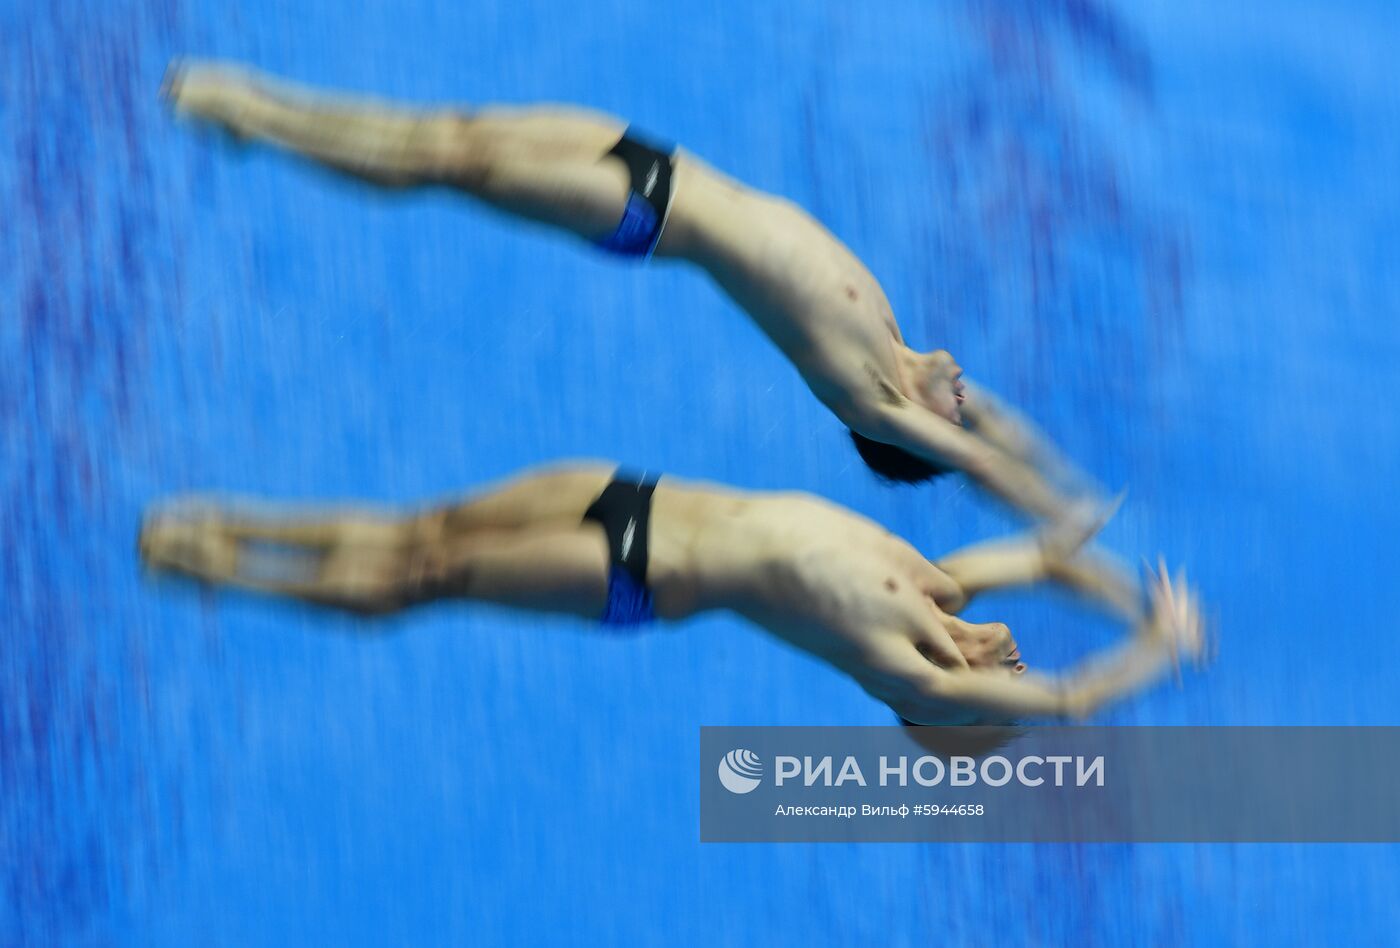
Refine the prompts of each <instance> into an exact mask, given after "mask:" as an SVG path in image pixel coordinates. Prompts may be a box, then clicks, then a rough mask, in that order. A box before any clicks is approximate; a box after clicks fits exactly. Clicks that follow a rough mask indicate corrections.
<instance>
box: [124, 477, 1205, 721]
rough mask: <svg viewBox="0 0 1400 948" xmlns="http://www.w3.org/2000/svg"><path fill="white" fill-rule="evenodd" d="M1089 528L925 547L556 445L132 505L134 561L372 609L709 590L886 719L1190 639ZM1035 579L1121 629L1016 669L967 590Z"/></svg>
mask: <svg viewBox="0 0 1400 948" xmlns="http://www.w3.org/2000/svg"><path fill="white" fill-rule="evenodd" d="M1097 526H1098V524H1096V525H1095V526H1094V528H1091V529H1090V530H1085V531H1081V532H1078V533H1073V534H1070V533H1065V532H1063V531H1061V532H1058V533H1057V532H1056V531H1055V530H1050V531H1043V532H1041V533H1040V534H1039V535H1038V536H1030V537H1027V538H1024V539H1013V540H1009V541H1002V542H994V543H984V544H979V545H975V546H971V547H967V548H965V549H962V550H958V551H956V552H954V553H952V554H950V555H948V556H946V557H944V558H942V559H940V560H938V561H937V563H930V562H929V561H928V560H926V559H925V558H924V557H923V556H922V555H921V554H920V553H919V552H918V551H917V550H916V549H914V548H913V547H912V546H910V545H909V544H908V543H906V542H904V541H903V540H901V539H900V538H898V537H896V536H894V535H893V534H892V533H890V532H889V531H887V530H885V529H884V528H882V527H881V526H879V525H878V524H876V523H873V522H872V521H870V520H867V519H865V518H864V517H861V516H858V515H856V514H854V513H852V512H850V511H848V510H845V509H843V508H841V507H838V506H836V505H834V504H831V503H828V502H826V501H823V500H821V499H818V498H816V497H813V496H810V495H806V494H801V493H757V492H743V491H738V490H732V489H729V488H725V487H721V486H716V485H709V484H698V483H690V482H686V481H681V480H676V479H673V478H671V477H666V478H664V479H660V480H658V479H655V478H649V477H646V476H631V475H626V474H623V473H619V472H617V471H615V470H614V469H613V468H612V467H609V466H603V465H597V464H575V465H570V466H566V467H560V468H555V469H552V470H548V471H543V472H536V473H531V474H527V475H524V476H521V477H518V478H516V479H514V480H511V481H510V482H508V483H506V484H504V485H503V486H501V487H499V488H497V489H494V490H492V491H489V492H487V493H484V494H481V495H478V496H475V497H471V498H468V499H466V500H464V501H462V502H460V503H451V504H446V505H440V506H436V507H432V508H428V509H423V510H420V511H416V512H406V513H402V514H392V513H389V512H364V511H340V512H337V513H314V512H304V511H294V512H284V513H282V514H281V515H276V516H274V515H269V514H267V513H263V514H260V515H255V514H252V513H249V512H248V511H246V510H243V511H240V510H239V508H238V507H236V506H227V505H225V506H220V505H216V504H207V503H206V504H194V503H190V502H185V503H177V504H174V505H168V506H166V507H164V508H157V509H155V510H154V511H152V512H151V513H150V514H148V516H147V518H146V521H145V524H144V525H143V528H142V533H141V539H140V551H141V556H142V558H143V560H144V561H145V563H146V564H147V565H148V566H149V567H151V568H152V569H156V570H160V571H166V572H173V573H178V574H183V575H186V576H189V577H193V578H195V579H198V580H201V581H204V582H208V583H213V584H220V585H224V586H229V587H235V588H241V589H244V590H249V591H253V592H257V593H262V594H267V595H274V596H283V597H291V598H294V599H299V600H302V601H305V602H309V603H314V604H318V605H321V606H326V607H331V608H336V609H342V610H348V611H351V612H354V613H358V614H362V615H367V616H379V615H385V614H389V613H394V612H397V611H400V610H405V609H409V608H411V607H414V606H418V605H422V604H426V603H429V602H436V601H442V600H471V601H478V602H487V603H496V604H499V605H504V606H508V607H512V608H516V609H527V610H533V611H537V612H545V613H562V614H569V615H575V616H581V617H586V618H591V619H601V620H602V622H603V623H604V624H605V625H608V626H613V627H620V628H632V627H636V626H638V625H641V624H643V623H646V622H649V621H651V620H653V619H656V618H659V619H664V620H679V619H684V618H686V617H688V616H692V615H696V614H698V613H702V612H708V611H712V610H727V611H730V612H732V613H735V614H737V615H739V616H741V617H743V618H745V619H747V620H748V621H750V622H752V623H754V624H755V625H758V626H760V627H762V628H763V629H766V630H767V631H768V632H770V633H772V634H773V635H775V636H777V637H778V638H780V639H783V640H785V641H787V642H789V643H790V644H792V645H794V646H796V647H797V648H799V649H802V650H804V651H806V652H809V653H811V654H812V655H815V656H816V657H818V658H820V659H822V660H824V661H826V662H828V663H830V664H831V665H833V666H835V667H836V668H838V669H840V670H842V671H844V672H846V673H847V674H848V675H850V676H851V677H852V678H853V679H855V681H856V683H857V684H859V685H860V686H861V687H862V688H863V689H865V691H867V692H868V693H869V694H871V695H872V696H874V697H876V698H878V699H879V700H881V701H883V702H885V703H886V704H888V705H889V706H890V707H891V708H892V709H893V710H894V711H895V712H896V713H897V714H899V715H900V717H902V718H903V719H904V720H905V721H906V722H913V723H918V724H970V723H1005V722H1008V721H1019V720H1023V719H1027V718H1071V719H1079V718H1082V717H1084V716H1086V715H1089V714H1091V713H1092V712H1094V711H1095V710H1096V709H1097V708H1099V707H1100V706H1102V705H1103V704H1104V703H1106V702H1108V701H1110V700H1113V699H1117V698H1121V697H1123V696H1125V695H1128V694H1130V693H1132V692H1134V691H1136V690H1138V689H1141V688H1143V687H1145V686H1146V685H1148V684H1149V683H1151V682H1152V681H1154V680H1155V679H1157V678H1158V677H1160V676H1161V675H1162V674H1163V673H1164V672H1165V671H1167V670H1169V669H1172V668H1173V667H1175V666H1176V665H1177V663H1178V661H1179V659H1180V658H1181V657H1182V656H1185V657H1188V658H1193V659H1199V658H1200V656H1201V652H1202V642H1203V635H1202V623H1201V618H1200V612H1199V608H1198V604H1197V599H1196V595H1195V592H1194V591H1193V590H1192V589H1190V588H1189V587H1188V586H1187V585H1186V584H1185V582H1184V580H1181V579H1178V580H1177V581H1176V582H1175V583H1173V581H1172V580H1171V579H1170V578H1169V577H1168V575H1167V573H1166V570H1165V568H1163V569H1161V571H1160V572H1159V573H1158V575H1157V576H1156V577H1155V578H1153V579H1152V581H1151V582H1150V583H1149V586H1150V589H1149V590H1148V594H1147V595H1146V596H1143V595H1141V593H1140V590H1139V589H1138V588H1137V585H1136V584H1135V583H1134V582H1133V581H1132V580H1131V579H1130V578H1128V577H1127V576H1126V575H1125V573H1124V571H1123V570H1122V569H1121V568H1120V567H1118V566H1117V565H1116V564H1115V563H1114V562H1113V561H1111V560H1109V559H1108V558H1106V557H1105V556H1104V555H1102V554H1099V553H1096V552H1093V551H1082V552H1081V551H1080V547H1081V546H1082V545H1083V544H1084V543H1085V542H1087V541H1088V539H1089V533H1091V532H1092V530H1093V529H1096V528H1097ZM1040 580H1051V581H1055V582H1058V583H1061V584H1063V585H1066V586H1068V587H1070V588H1072V589H1074V590H1076V591H1078V592H1079V593H1081V594H1085V595H1088V596H1091V597H1093V598H1096V599H1098V600H1100V601H1102V602H1103V603H1105V604H1107V605H1108V606H1109V608H1111V609H1112V610H1113V611H1115V612H1117V613H1118V614H1120V615H1121V616H1123V617H1124V618H1125V620H1127V621H1128V622H1129V623H1130V624H1131V626H1132V628H1133V631H1132V634H1131V635H1129V636H1127V637H1126V638H1125V640H1124V641H1123V642H1122V643H1121V644H1119V645H1118V646H1116V647H1115V648H1111V649H1108V650H1105V651H1104V652H1103V653H1102V654H1100V655H1098V656H1096V657H1094V658H1093V659H1091V660H1089V661H1086V662H1085V663H1084V664H1083V665H1081V666H1079V667H1077V668H1076V669H1074V670H1072V671H1071V672H1070V673H1068V674H1064V675H1060V676H1056V677H1052V676H1045V675H1037V674H1033V673H1025V665H1024V664H1023V663H1022V662H1021V656H1020V652H1019V650H1018V648H1017V645H1016V643H1015V642H1014V641H1013V640H1012V638H1011V635H1010V632H1009V631H1008V629H1007V627H1006V626H1005V625H1003V624H1001V623H996V622H990V623H971V622H966V621H964V620H962V619H960V618H958V616H957V614H958V613H959V612H961V611H962V609H963V608H964V607H965V606H966V605H967V604H968V603H969V602H970V601H971V600H972V599H973V598H975V597H976V596H978V595H979V594H981V593H983V592H986V591H989V590H993V589H998V588H1002V587H1007V586H1013V585H1021V584H1027V583H1033V582H1037V581H1040Z"/></svg>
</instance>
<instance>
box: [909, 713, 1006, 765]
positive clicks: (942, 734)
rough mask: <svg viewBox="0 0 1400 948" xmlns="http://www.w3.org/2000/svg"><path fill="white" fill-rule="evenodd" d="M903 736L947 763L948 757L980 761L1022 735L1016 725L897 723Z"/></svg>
mask: <svg viewBox="0 0 1400 948" xmlns="http://www.w3.org/2000/svg"><path fill="white" fill-rule="evenodd" d="M899 723H900V724H903V725H904V733H906V734H908V735H909V739H910V740H912V741H913V742H914V743H915V744H918V745H919V746H920V747H922V748H923V749H924V750H926V751H928V752H929V753H931V754H933V755H934V756H935V757H941V758H943V759H944V760H947V759H948V758H949V757H981V756H982V755H983V754H990V753H991V752H992V751H994V750H996V749H997V748H999V747H1003V746H1005V745H1007V744H1010V743H1011V742H1012V741H1014V740H1016V738H1018V737H1020V736H1021V735H1022V734H1024V733H1025V728H1023V727H1021V725H1019V724H1015V723H1008V724H969V725H957V726H953V725H924V724H915V723H914V722H913V721H906V720H905V719H904V718H900V719H899Z"/></svg>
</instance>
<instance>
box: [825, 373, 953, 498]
mask: <svg viewBox="0 0 1400 948" xmlns="http://www.w3.org/2000/svg"><path fill="white" fill-rule="evenodd" d="M902 358H903V364H902V366H901V373H900V374H901V376H902V377H903V379H904V380H905V382H904V387H905V388H906V389H907V391H906V392H905V393H904V396H905V397H906V398H908V399H909V401H910V402H912V403H914V405H917V406H919V407H921V408H924V409H926V410H928V411H931V412H933V413H934V414H935V415H937V416H938V417H940V418H942V419H944V420H945V421H950V422H952V423H953V424H955V425H961V424H962V423H963V418H962V405H963V401H964V399H965V397H966V395H965V392H966V386H965V385H964V384H963V381H962V366H960V365H958V363H957V362H956V361H955V360H954V359H953V357H952V356H951V355H949V354H948V351H947V350H946V349H936V350H934V351H933V352H914V351H913V350H912V349H905V350H903V355H902ZM851 441H852V442H853V443H854V444H855V446H856V452H857V453H859V454H860V459H861V460H862V461H864V462H865V465H866V467H868V468H870V470H872V471H874V472H875V474H876V476H878V477H880V478H882V479H883V480H886V481H889V482H891V483H895V484H921V483H923V482H924V481H928V480H932V479H933V478H935V477H939V476H940V475H943V474H947V473H949V472H950V471H951V470H952V468H949V467H944V466H942V465H940V464H934V463H931V462H929V461H926V460H924V459H923V458H921V457H918V456H917V455H914V454H910V453H909V452H908V451H906V450H904V449H903V448H900V447H897V446H895V445H892V444H887V443H885V442H883V441H876V440H874V439H873V438H867V437H866V436H865V435H863V434H861V433H860V432H858V431H854V430H852V431H851Z"/></svg>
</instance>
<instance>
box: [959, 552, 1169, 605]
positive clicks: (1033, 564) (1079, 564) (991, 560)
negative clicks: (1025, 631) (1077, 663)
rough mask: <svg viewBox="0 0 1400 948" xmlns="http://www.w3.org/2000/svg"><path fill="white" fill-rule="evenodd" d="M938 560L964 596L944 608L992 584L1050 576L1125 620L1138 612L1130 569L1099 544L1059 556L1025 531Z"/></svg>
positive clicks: (1036, 580) (1042, 579) (1015, 583)
mask: <svg viewBox="0 0 1400 948" xmlns="http://www.w3.org/2000/svg"><path fill="white" fill-rule="evenodd" d="M937 565H938V568H939V569H941V570H943V572H945V573H947V574H948V575H949V576H950V577H952V579H953V581H954V582H956V583H957V584H958V588H959V589H960V590H961V592H962V595H963V597H964V598H963V602H962V603H959V604H958V608H957V609H955V610H945V611H953V612H960V611H962V608H963V607H964V606H966V604H967V603H969V602H971V601H972V600H973V599H974V598H976V597H977V596H979V595H981V594H982V593H986V592H991V591H993V590H996V589H1006V588H1010V587H1014V586H1029V585H1032V584H1034V583H1041V582H1053V583H1058V584H1060V585H1062V586H1064V587H1066V588H1067V589H1070V590H1072V591H1073V592H1075V593H1076V594H1078V595H1080V596H1082V597H1083V598H1085V599H1088V600H1090V601H1092V602H1094V603H1097V604H1099V605H1102V606H1104V607H1106V608H1107V609H1108V610H1109V611H1110V612H1112V613H1113V614H1114V615H1116V616H1118V617H1119V618H1122V619H1125V620H1127V621H1129V622H1135V621H1137V620H1138V619H1140V618H1141V617H1142V614H1143V602H1142V596H1141V593H1140V591H1139V586H1138V583H1137V582H1136V581H1135V580H1134V579H1133V576H1132V573H1131V572H1130V571H1129V570H1128V568H1127V567H1126V566H1125V565H1124V564H1123V562H1122V561H1121V560H1120V559H1118V558H1117V557H1116V556H1113V555H1111V554H1108V553H1105V552H1103V551H1102V550H1099V549H1089V550H1084V551H1082V552H1079V553H1077V554H1075V555H1073V556H1071V557H1068V558H1061V557H1058V556H1055V555H1053V554H1049V553H1047V552H1046V549H1045V547H1044V545H1043V544H1042V543H1041V542H1040V540H1039V539H1038V538H1037V537H1036V536H1034V535H1025V536H1021V537H1014V538H1012V539H1009V540H989V541H987V542H985V543H977V544H974V545H972V546H967V547H963V548H962V549H960V550H956V551H954V552H953V553H950V554H949V555H948V556H946V557H944V558H943V559H940V560H939V561H938V563H937Z"/></svg>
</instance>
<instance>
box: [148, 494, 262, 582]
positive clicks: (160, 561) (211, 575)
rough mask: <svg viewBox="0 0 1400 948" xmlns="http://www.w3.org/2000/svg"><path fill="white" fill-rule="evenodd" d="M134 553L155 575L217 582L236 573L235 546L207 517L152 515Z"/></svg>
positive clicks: (236, 556) (166, 513)
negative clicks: (162, 574)
mask: <svg viewBox="0 0 1400 948" xmlns="http://www.w3.org/2000/svg"><path fill="white" fill-rule="evenodd" d="M138 549H139V552H140V556H141V561H142V562H143V563H144V564H145V565H146V566H147V568H149V569H152V570H156V571H159V572H171V573H181V574H184V575H186V576H192V577H194V578H196V579H202V580H205V581H208V582H218V581H220V580H225V579H228V578H230V577H232V576H234V575H235V574H236V573H237V570H238V544H237V543H236V542H235V541H234V540H232V539H231V538H229V537H228V536H227V535H225V534H224V533H223V531H222V530H220V529H219V525H218V523H217V521H215V520H214V519H213V518H212V517H208V516H206V517H194V516H189V515H186V514H179V513H172V512H168V511H166V512H160V513H156V514H152V515H151V516H149V517H147V518H146V520H145V522H144V523H142V525H141V536H140V539H139V541H138Z"/></svg>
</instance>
